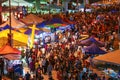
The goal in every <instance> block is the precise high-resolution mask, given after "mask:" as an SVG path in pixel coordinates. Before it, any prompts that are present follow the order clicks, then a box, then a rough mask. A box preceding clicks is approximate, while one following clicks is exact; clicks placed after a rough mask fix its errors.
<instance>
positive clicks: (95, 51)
mask: <svg viewBox="0 0 120 80" xmlns="http://www.w3.org/2000/svg"><path fill="white" fill-rule="evenodd" d="M84 50H85V53H86V54H105V53H107V52H106V51H104V50H102V49H100V48H99V47H98V46H97V45H96V44H95V43H92V44H91V45H90V46H88V47H86V48H84Z"/></svg>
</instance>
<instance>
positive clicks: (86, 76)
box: [26, 8, 119, 80]
mask: <svg viewBox="0 0 120 80" xmlns="http://www.w3.org/2000/svg"><path fill="white" fill-rule="evenodd" d="M112 9H114V8H112ZM118 13H119V12H112V11H111V10H110V11H109V12H108V11H107V12H100V13H94V12H93V13H83V12H79V13H74V14H69V15H67V17H69V19H71V20H72V21H73V22H75V27H74V29H71V30H67V31H65V32H64V33H62V36H61V35H59V34H57V36H58V37H57V38H56V42H54V43H49V44H45V45H44V46H43V47H42V48H39V50H38V49H34V50H33V51H31V52H30V53H29V55H28V53H27V56H26V58H27V62H28V65H29V67H30V71H31V72H36V75H35V76H36V78H37V79H38V80H42V79H43V76H42V74H45V75H48V76H49V80H53V76H54V75H52V71H53V70H55V71H56V73H57V79H58V80H107V78H106V77H105V75H102V76H100V75H98V74H97V73H95V72H93V70H92V68H91V66H94V65H93V61H92V58H93V56H94V55H87V54H85V53H84V51H82V46H80V45H79V43H80V40H79V39H80V38H81V36H80V35H82V34H87V35H89V36H94V37H96V38H98V39H99V40H100V41H103V42H105V44H106V45H105V48H106V51H109V49H110V48H112V49H114V46H113V45H114V40H115V38H116V36H115V33H117V32H118V16H119V15H118ZM62 17H66V15H62ZM109 80H113V78H112V77H110V78H109Z"/></svg>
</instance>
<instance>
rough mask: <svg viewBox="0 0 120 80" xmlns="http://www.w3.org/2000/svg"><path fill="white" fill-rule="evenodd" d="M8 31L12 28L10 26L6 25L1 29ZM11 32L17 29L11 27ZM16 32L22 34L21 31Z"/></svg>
mask: <svg viewBox="0 0 120 80" xmlns="http://www.w3.org/2000/svg"><path fill="white" fill-rule="evenodd" d="M6 29H10V26H9V25H6V26H5V27H1V28H0V31H2V30H6ZM11 30H16V29H14V28H12V27H11ZM16 31H18V32H20V31H19V30H16Z"/></svg>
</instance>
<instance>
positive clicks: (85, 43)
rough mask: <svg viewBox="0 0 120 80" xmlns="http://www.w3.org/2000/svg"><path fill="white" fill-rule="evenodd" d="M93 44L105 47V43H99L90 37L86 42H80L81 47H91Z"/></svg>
mask: <svg viewBox="0 0 120 80" xmlns="http://www.w3.org/2000/svg"><path fill="white" fill-rule="evenodd" d="M92 43H95V44H96V45H98V46H99V47H104V43H103V42H101V41H97V40H96V39H95V38H94V37H90V38H88V39H86V40H83V41H81V42H80V45H83V46H90V45H91V44H92Z"/></svg>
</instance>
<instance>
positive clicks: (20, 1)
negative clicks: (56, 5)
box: [2, 0, 33, 7]
mask: <svg viewBox="0 0 120 80" xmlns="http://www.w3.org/2000/svg"><path fill="white" fill-rule="evenodd" d="M4 5H5V6H9V0H8V1H6V2H3V3H2V6H4ZM11 6H28V7H33V4H32V3H29V2H27V1H24V0H11Z"/></svg>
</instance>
